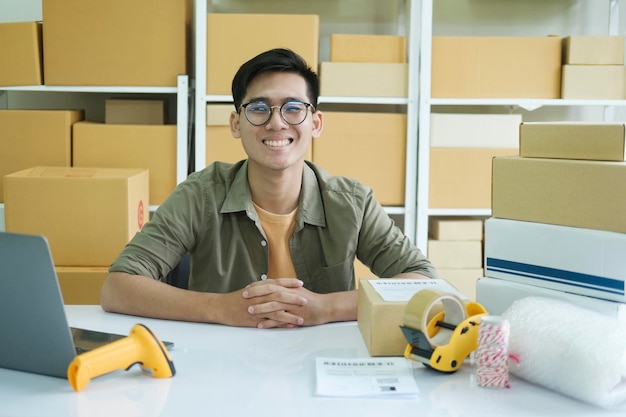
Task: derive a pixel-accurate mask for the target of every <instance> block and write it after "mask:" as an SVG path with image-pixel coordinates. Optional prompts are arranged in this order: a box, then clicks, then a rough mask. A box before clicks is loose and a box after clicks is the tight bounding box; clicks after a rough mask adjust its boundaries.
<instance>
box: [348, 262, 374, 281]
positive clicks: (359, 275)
mask: <svg viewBox="0 0 626 417" xmlns="http://www.w3.org/2000/svg"><path fill="white" fill-rule="evenodd" d="M354 277H355V285H356V286H357V287H358V285H359V281H360V280H361V279H372V278H377V277H376V275H374V274H373V273H372V271H370V269H369V268H368V267H366V266H365V265H363V263H362V262H361V261H359V260H358V259H355V260H354Z"/></svg>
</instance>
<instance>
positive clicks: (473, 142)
mask: <svg viewBox="0 0 626 417" xmlns="http://www.w3.org/2000/svg"><path fill="white" fill-rule="evenodd" d="M520 123H522V115H521V114H456V113H431V115H430V146H432V147H433V148H444V147H461V148H473V147H476V148H515V147H517V146H518V144H519V125H520Z"/></svg>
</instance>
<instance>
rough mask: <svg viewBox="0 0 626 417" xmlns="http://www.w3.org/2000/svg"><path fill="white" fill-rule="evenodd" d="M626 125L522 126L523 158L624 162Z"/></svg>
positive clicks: (572, 124) (525, 124) (541, 123)
mask: <svg viewBox="0 0 626 417" xmlns="http://www.w3.org/2000/svg"><path fill="white" fill-rule="evenodd" d="M625 152H626V125H624V123H609V122H607V123H589V122H560V123H559V122H554V123H543V122H535V123H522V124H521V125H520V156H523V157H526V158H562V159H590V160H597V161H624V160H625V158H624V155H625Z"/></svg>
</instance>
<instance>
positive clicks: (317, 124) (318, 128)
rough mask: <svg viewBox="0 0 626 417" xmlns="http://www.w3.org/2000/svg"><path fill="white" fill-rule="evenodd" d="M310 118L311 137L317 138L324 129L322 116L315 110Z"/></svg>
mask: <svg viewBox="0 0 626 417" xmlns="http://www.w3.org/2000/svg"><path fill="white" fill-rule="evenodd" d="M311 117H312V118H313V132H312V133H311V136H313V137H314V138H319V137H320V135H321V134H322V128H323V127H324V115H323V114H322V112H321V111H319V110H317V111H316V112H315V113H313V114H312V115H311Z"/></svg>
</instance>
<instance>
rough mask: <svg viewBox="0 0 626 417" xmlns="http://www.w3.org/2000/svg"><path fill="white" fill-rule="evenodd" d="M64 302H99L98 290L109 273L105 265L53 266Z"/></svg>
mask: <svg viewBox="0 0 626 417" xmlns="http://www.w3.org/2000/svg"><path fill="white" fill-rule="evenodd" d="M55 270H56V273H57V277H58V278H59V285H60V286H61V293H62V294H63V302H64V303H65V304H100V290H101V289H102V284H103V283H104V280H105V279H106V277H107V275H108V274H109V268H108V267H105V266H98V267H96V266H94V267H80V266H77V267H69V266H57V267H55Z"/></svg>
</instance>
